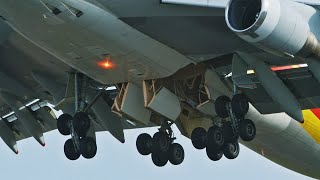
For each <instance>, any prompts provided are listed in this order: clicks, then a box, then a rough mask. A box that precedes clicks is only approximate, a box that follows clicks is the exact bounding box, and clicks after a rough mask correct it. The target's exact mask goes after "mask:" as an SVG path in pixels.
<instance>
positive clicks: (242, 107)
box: [231, 94, 249, 119]
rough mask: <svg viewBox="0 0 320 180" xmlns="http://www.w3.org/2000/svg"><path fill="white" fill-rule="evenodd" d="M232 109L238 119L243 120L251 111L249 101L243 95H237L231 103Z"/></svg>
mask: <svg viewBox="0 0 320 180" xmlns="http://www.w3.org/2000/svg"><path fill="white" fill-rule="evenodd" d="M231 108H232V111H233V113H234V115H235V116H236V118H238V119H242V118H243V117H244V116H245V115H246V114H247V113H248V111H249V101H248V98H247V97H246V96H244V95H243V94H235V95H234V96H233V98H232V101H231Z"/></svg>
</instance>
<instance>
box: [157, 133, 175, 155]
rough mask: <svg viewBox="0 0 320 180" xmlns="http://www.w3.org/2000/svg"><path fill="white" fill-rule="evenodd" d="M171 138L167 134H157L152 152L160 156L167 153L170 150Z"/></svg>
mask: <svg viewBox="0 0 320 180" xmlns="http://www.w3.org/2000/svg"><path fill="white" fill-rule="evenodd" d="M170 144H171V143H170V138H169V136H168V135H167V134H166V133H165V132H161V131H159V132H156V133H155V134H154V135H153V138H152V151H153V152H155V153H158V154H161V153H166V152H168V151H169V149H170Z"/></svg>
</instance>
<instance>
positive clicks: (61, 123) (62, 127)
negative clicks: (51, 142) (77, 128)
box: [57, 114, 72, 136]
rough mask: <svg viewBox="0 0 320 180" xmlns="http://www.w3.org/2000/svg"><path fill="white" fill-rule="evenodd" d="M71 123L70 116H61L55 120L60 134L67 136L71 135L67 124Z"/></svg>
mask: <svg viewBox="0 0 320 180" xmlns="http://www.w3.org/2000/svg"><path fill="white" fill-rule="evenodd" d="M71 121H72V116H71V115H70V114H62V115H61V116H60V117H59V118H58V120H57V129H58V131H59V132H60V134H62V135H65V136H68V135H70V134H71V131H70V128H69V126H68V123H69V122H71Z"/></svg>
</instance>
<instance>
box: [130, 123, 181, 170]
mask: <svg viewBox="0 0 320 180" xmlns="http://www.w3.org/2000/svg"><path fill="white" fill-rule="evenodd" d="M172 124H173V123H170V122H164V123H163V125H162V126H161V128H160V129H159V132H156V133H155V134H154V135H153V137H151V136H150V135H149V134H146V133H143V134H140V135H139V136H138V138H137V141H136V146H137V150H138V152H139V153H140V154H141V155H144V156H146V155H149V154H151V159H152V162H153V163H154V164H155V165H156V166H158V167H162V166H165V165H166V164H167V163H168V161H169V162H170V163H171V164H173V165H179V164H181V163H182V162H183V160H184V149H183V147H182V146H181V145H180V144H178V143H173V142H174V140H175V139H176V138H175V137H174V136H173V131H172V129H171V125H172Z"/></svg>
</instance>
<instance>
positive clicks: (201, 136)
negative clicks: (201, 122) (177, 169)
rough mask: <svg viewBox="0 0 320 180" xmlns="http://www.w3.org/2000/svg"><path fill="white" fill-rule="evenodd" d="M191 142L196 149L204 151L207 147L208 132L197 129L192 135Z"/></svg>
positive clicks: (200, 128)
mask: <svg viewBox="0 0 320 180" xmlns="http://www.w3.org/2000/svg"><path fill="white" fill-rule="evenodd" d="M191 142H192V144H193V146H194V147H195V148H196V149H204V148H205V147H206V146H207V143H208V139H207V131H206V130H205V129H204V128H202V127H197V128H195V129H194V130H193V131H192V133H191Z"/></svg>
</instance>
